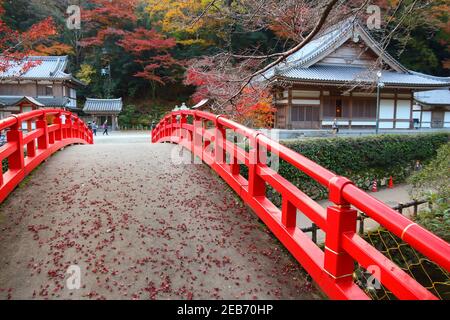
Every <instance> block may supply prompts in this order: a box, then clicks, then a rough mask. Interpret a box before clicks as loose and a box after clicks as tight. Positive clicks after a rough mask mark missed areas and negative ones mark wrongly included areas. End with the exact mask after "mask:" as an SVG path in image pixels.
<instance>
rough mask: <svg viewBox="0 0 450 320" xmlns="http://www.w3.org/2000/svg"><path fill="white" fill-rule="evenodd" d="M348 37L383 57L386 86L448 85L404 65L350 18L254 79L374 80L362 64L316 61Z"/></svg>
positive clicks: (361, 81)
mask: <svg viewBox="0 0 450 320" xmlns="http://www.w3.org/2000/svg"><path fill="white" fill-rule="evenodd" d="M352 38H355V39H358V41H361V40H362V41H364V43H366V45H368V46H369V47H370V48H371V49H372V50H373V51H374V52H375V53H376V54H378V55H380V56H382V58H383V61H384V62H385V63H386V64H388V65H389V66H390V67H391V69H392V70H395V71H383V76H382V79H381V81H382V82H384V83H385V84H386V85H388V86H389V85H392V86H397V87H402V86H403V87H417V88H424V89H427V88H430V89H431V88H436V87H445V86H449V85H450V81H449V78H440V77H434V76H430V75H425V74H421V73H418V72H414V71H410V70H408V69H406V68H405V67H404V66H402V65H401V64H400V63H399V62H398V61H396V60H395V59H394V58H393V57H391V56H390V55H389V54H388V53H386V52H383V51H382V50H381V48H380V46H379V44H378V43H377V42H376V41H375V40H374V39H373V38H372V37H371V36H370V34H369V33H368V32H367V31H366V30H365V29H364V27H362V26H361V25H360V24H359V23H358V22H357V21H355V20H354V19H347V20H345V21H343V22H341V23H338V24H336V25H335V26H332V27H330V28H329V29H327V30H325V31H323V32H322V33H320V34H319V35H318V36H316V38H315V39H313V40H312V41H311V42H309V43H308V44H306V45H305V46H304V47H303V48H302V49H300V50H299V51H298V52H296V53H294V54H292V55H291V56H289V57H288V58H287V59H286V62H284V63H281V64H279V65H277V66H275V67H273V68H271V69H269V70H268V71H267V72H265V73H264V74H263V75H261V76H259V77H258V78H257V79H256V80H255V81H265V80H274V79H277V78H281V79H289V80H291V81H299V82H305V81H316V82H332V83H346V82H348V83H349V84H350V85H357V84H358V83H374V82H376V81H377V77H376V73H375V72H369V70H368V69H365V68H364V67H361V66H354V65H350V64H348V65H343V64H342V65H338V64H334V65H325V64H321V63H320V60H322V59H323V58H325V57H326V56H327V55H328V54H330V53H332V52H333V51H334V50H336V49H338V48H339V47H340V46H341V45H343V44H344V43H345V42H347V41H349V40H350V39H352Z"/></svg>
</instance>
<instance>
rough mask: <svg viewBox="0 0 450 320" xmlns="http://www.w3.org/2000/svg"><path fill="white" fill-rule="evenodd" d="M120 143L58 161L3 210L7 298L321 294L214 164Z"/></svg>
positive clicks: (2, 283)
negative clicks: (73, 278) (76, 282)
mask: <svg viewBox="0 0 450 320" xmlns="http://www.w3.org/2000/svg"><path fill="white" fill-rule="evenodd" d="M130 137H132V135H130ZM118 138H119V136H116V137H114V136H113V137H110V138H103V137H99V138H98V139H97V143H96V144H95V145H92V146H73V147H70V148H67V149H66V150H64V151H61V152H59V153H57V154H55V155H54V156H53V157H52V158H50V159H49V160H48V161H47V162H46V163H45V164H43V165H42V166H41V167H40V168H38V169H37V170H36V171H35V172H34V173H33V174H32V176H31V177H30V178H28V179H27V180H26V181H24V183H22V185H21V186H20V187H19V188H18V189H17V190H15V191H14V192H13V193H12V194H11V195H10V197H9V198H8V199H7V200H6V201H5V202H4V203H3V204H2V205H1V206H0V230H1V232H0V298H1V299H55V298H58V299H234V298H244V299H318V298H321V295H320V294H319V293H318V291H317V290H316V289H315V288H314V286H313V285H312V284H311V283H310V282H309V281H308V280H307V275H306V273H305V272H304V270H303V269H302V268H301V267H300V266H299V264H298V263H297V262H296V261H295V260H294V259H293V258H292V257H291V256H290V255H289V254H288V253H287V252H286V251H285V249H284V248H283V246H282V245H281V244H279V243H278V242H277V240H276V239H275V238H274V237H273V236H272V235H271V234H270V232H269V231H268V230H267V228H266V227H265V226H264V225H263V224H262V223H261V222H259V221H258V219H257V217H256V216H255V215H254V214H253V213H252V212H251V211H250V210H249V209H248V208H246V207H245V206H243V205H242V203H241V201H240V200H239V199H238V198H237V196H236V195H235V194H234V193H233V192H232V190H231V189H229V187H228V186H227V185H226V184H225V183H224V182H223V181H221V180H220V179H219V178H218V177H217V176H216V175H215V174H214V173H213V172H212V171H210V170H209V169H208V168H207V166H205V165H187V164H184V165H174V164H172V163H171V161H170V155H171V152H172V150H173V148H174V146H172V145H168V144H163V145H161V144H160V145H152V144H150V143H149V142H148V139H147V138H146V137H145V138H143V137H142V136H141V137H139V136H138V137H137V139H135V140H134V141H129V140H130V139H126V138H125V139H118ZM122 138H123V137H122ZM134 138H136V137H134ZM102 139H103V140H102ZM131 140H133V139H131ZM102 142H103V143H102ZM71 265H77V266H79V267H80V270H81V279H80V280H81V288H80V289H79V290H69V289H68V288H67V286H66V280H67V278H68V277H69V275H68V274H66V271H67V269H68V268H69V267H70V266H71Z"/></svg>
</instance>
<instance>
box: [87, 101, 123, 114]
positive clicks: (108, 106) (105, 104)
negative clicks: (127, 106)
mask: <svg viewBox="0 0 450 320" xmlns="http://www.w3.org/2000/svg"><path fill="white" fill-rule="evenodd" d="M122 106H123V103H122V98H119V99H92V98H87V100H86V103H85V105H84V108H83V111H84V112H86V113H93V112H112V113H119V112H121V111H122Z"/></svg>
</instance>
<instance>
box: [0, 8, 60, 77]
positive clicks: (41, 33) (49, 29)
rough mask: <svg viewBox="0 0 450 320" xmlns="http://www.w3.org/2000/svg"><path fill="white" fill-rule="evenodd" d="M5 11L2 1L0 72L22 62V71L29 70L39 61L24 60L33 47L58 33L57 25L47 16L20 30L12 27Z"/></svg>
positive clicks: (0, 17) (0, 16)
mask: <svg viewBox="0 0 450 320" xmlns="http://www.w3.org/2000/svg"><path fill="white" fill-rule="evenodd" d="M4 14H5V11H4V9H3V1H0V56H1V59H0V72H6V71H7V70H8V69H10V68H11V67H13V66H14V65H17V64H20V65H21V67H20V70H19V72H20V73H24V72H26V71H28V70H29V69H30V68H32V67H34V66H35V65H36V64H39V61H34V62H31V61H25V62H24V61H23V60H24V58H26V57H27V56H28V55H30V54H31V53H32V52H33V47H34V46H35V45H36V44H39V42H41V41H42V40H46V39H48V37H51V36H54V35H56V33H57V31H56V26H55V23H54V21H53V19H52V18H50V17H49V18H46V19H44V20H43V21H41V22H38V23H36V24H34V25H32V26H31V27H30V28H29V29H28V30H26V31H24V32H20V31H18V30H14V29H12V28H11V27H10V26H8V25H7V23H6V22H5V21H4V19H3V15H4Z"/></svg>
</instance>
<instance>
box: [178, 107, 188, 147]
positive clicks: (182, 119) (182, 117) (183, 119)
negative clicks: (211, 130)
mask: <svg viewBox="0 0 450 320" xmlns="http://www.w3.org/2000/svg"><path fill="white" fill-rule="evenodd" d="M186 123H187V115H186V114H184V113H181V115H180V136H179V138H180V141H181V140H182V139H186V138H188V139H189V137H184V136H183V135H184V133H185V132H186V131H185V129H184V128H183V125H185V124H186Z"/></svg>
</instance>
